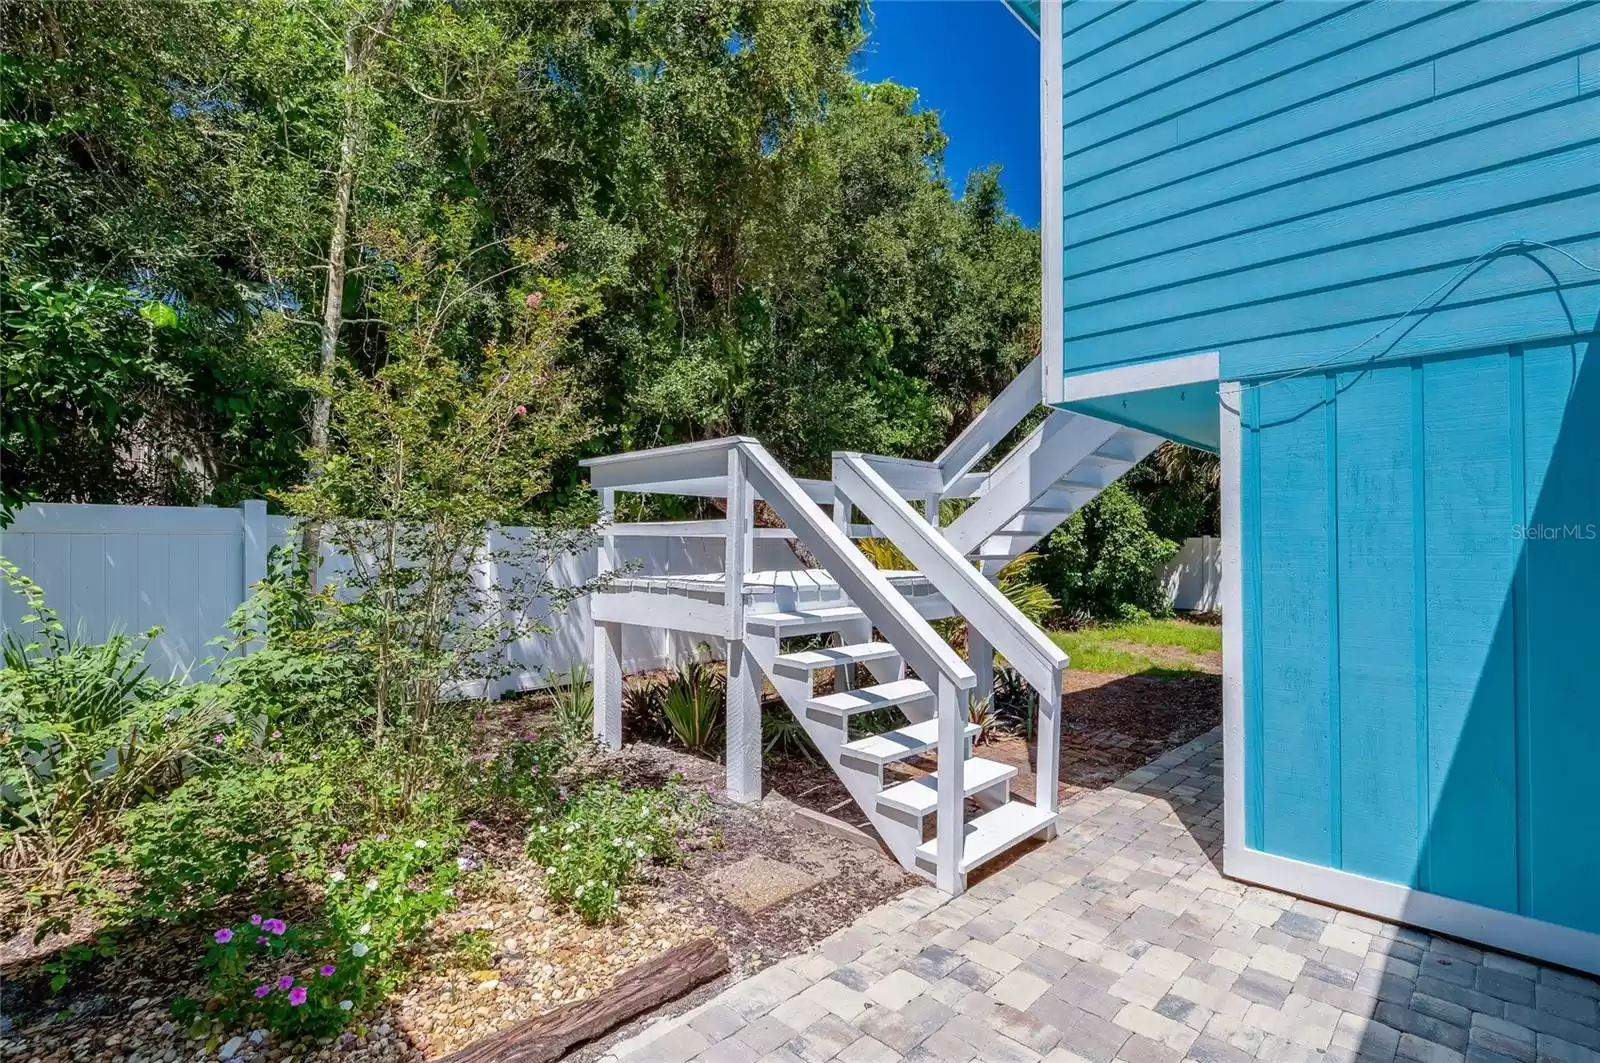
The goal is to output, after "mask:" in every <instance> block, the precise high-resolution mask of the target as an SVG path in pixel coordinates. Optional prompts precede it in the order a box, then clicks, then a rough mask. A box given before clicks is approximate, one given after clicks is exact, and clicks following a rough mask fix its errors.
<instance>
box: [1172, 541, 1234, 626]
mask: <svg viewBox="0 0 1600 1063" xmlns="http://www.w3.org/2000/svg"><path fill="white" fill-rule="evenodd" d="M1161 586H1162V588H1163V590H1164V591H1165V593H1166V596H1167V600H1168V601H1169V602H1171V603H1172V607H1173V608H1174V609H1182V610H1184V611H1186V612H1197V613H1213V612H1216V611H1217V610H1218V609H1220V608H1222V540H1221V539H1220V538H1218V537H1217V536H1215V535H1202V536H1199V537H1197V538H1193V539H1185V540H1184V541H1183V545H1182V546H1181V547H1179V549H1178V553H1177V555H1176V556H1175V557H1173V559H1172V560H1171V561H1169V562H1167V567H1166V568H1165V569H1164V570H1163V571H1162V573H1161Z"/></svg>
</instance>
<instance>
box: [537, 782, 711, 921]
mask: <svg viewBox="0 0 1600 1063" xmlns="http://www.w3.org/2000/svg"><path fill="white" fill-rule="evenodd" d="M707 802H708V798H707V796H706V795H705V794H704V793H691V792H690V791H688V790H686V789H685V788H684V787H682V786H681V785H680V784H679V783H677V782H676V781H674V782H669V783H668V784H667V785H666V786H665V787H662V788H660V789H638V790H624V789H623V788H622V787H621V786H619V785H618V784H617V783H615V782H605V783H598V784H595V785H593V786H591V787H589V788H588V789H586V790H584V791H583V792H582V793H581V794H580V795H579V796H578V797H577V798H576V799H574V800H571V801H562V802H560V803H559V805H558V807H557V808H553V809H551V810H550V812H551V815H549V816H548V817H547V818H546V819H544V820H543V821H541V822H538V823H536V824H535V826H534V827H533V829H532V830H531V831H530V832H529V835H528V852H529V855H531V856H532V857H533V858H534V859H535V860H538V861H539V863H541V864H543V865H544V868H545V889H546V891H547V892H548V893H549V896H550V899H551V900H552V901H554V902H555V903H557V904H559V905H562V906H564V907H567V908H571V909H572V910H573V911H576V912H577V913H578V915H579V916H581V917H582V919H583V921H584V922H586V923H589V924H591V925H593V924H598V923H606V922H610V921H611V920H613V919H615V918H616V915H617V907H618V905H619V903H620V901H621V897H622V890H623V889H625V888H626V887H627V886H629V885H630V884H632V883H633V882H635V881H637V880H638V877H639V873H640V871H641V870H642V869H643V868H644V867H646V866H647V865H649V864H650V863H652V862H660V863H667V864H672V863H676V862H678V861H679V860H681V859H682V854H683V851H684V848H685V847H684V845H683V843H682V842H681V838H682V837H683V835H685V834H686V833H687V832H688V831H690V830H692V829H693V828H694V826H695V825H696V823H698V822H699V820H700V817H701V815H702V814H703V813H704V811H705V809H706V807H707Z"/></svg>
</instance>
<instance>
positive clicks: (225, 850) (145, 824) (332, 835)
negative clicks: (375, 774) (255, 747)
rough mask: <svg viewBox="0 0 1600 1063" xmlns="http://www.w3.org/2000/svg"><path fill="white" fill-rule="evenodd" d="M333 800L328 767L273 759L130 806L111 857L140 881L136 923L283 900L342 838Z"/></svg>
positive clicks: (313, 873)
mask: <svg viewBox="0 0 1600 1063" xmlns="http://www.w3.org/2000/svg"><path fill="white" fill-rule="evenodd" d="M336 804H337V802H336V796H335V782H334V780H333V779H332V778H330V777H329V774H328V773H327V772H326V771H325V770H324V768H323V766H322V765H320V764H318V763H316V762H313V761H305V762H301V763H285V762H279V761H277V760H276V759H269V760H268V761H267V762H266V763H263V764H259V765H256V766H253V767H249V768H245V769H243V770H240V771H235V772H228V773H225V774H219V775H216V776H213V777H201V778H197V779H191V780H190V781H189V782H187V783H185V784H184V785H183V786H181V787H179V788H178V789H177V790H175V791H173V792H172V793H171V794H169V795H168V796H167V797H166V798H165V799H163V800H161V801H154V802H150V803H147V804H144V805H141V806H139V807H137V808H134V809H132V810H131V811H130V812H128V813H127V815H126V816H125V817H124V818H123V820H122V823H121V828H122V836H123V837H124V838H125V839H126V840H127V842H126V848H125V850H124V851H122V852H120V853H119V854H117V855H116V857H115V858H114V866H116V867H118V868H121V869H123V870H125V871H127V872H130V873H131V874H132V875H133V876H134V877H135V880H136V881H137V882H138V883H139V889H138V891H137V894H136V900H135V908H134V910H133V912H132V913H131V915H132V917H133V918H136V919H137V918H154V919H163V920H169V919H192V918H198V917H200V916H202V915H204V914H206V913H209V912H212V911H215V910H216V909H217V908H219V907H220V906H221V905H222V904H223V903H224V902H225V901H227V900H229V899H230V898H234V897H247V898H256V899H258V900H260V901H262V902H263V903H273V904H275V903H279V902H281V901H283V900H284V899H285V897H286V896H287V893H288V891H289V889H290V887H291V885H292V884H293V883H294V882H296V881H301V882H303V881H304V880H306V879H307V878H313V879H314V878H316V877H317V876H318V874H319V872H320V869H321V867H322V863H323V860H324V854H325V853H326V852H327V850H328V849H329V848H330V847H331V846H332V845H333V844H335V843H337V842H338V841H339V840H340V839H342V838H344V837H345V835H346V833H347V828H346V827H345V826H344V825H343V824H341V823H340V822H339V817H338V816H337V814H336V812H335V808H336Z"/></svg>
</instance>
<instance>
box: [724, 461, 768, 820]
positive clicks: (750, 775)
mask: <svg viewBox="0 0 1600 1063" xmlns="http://www.w3.org/2000/svg"><path fill="white" fill-rule="evenodd" d="M727 526H728V532H727V540H726V550H725V553H724V568H725V571H724V584H723V586H724V592H725V601H726V603H727V607H728V628H727V643H728V654H727V657H728V726H727V737H728V797H729V798H730V799H732V800H734V801H738V802H741V803H750V802H754V801H759V800H761V680H760V672H759V671H758V669H757V668H756V665H755V662H754V661H752V660H751V659H750V653H749V650H748V648H747V647H746V646H745V629H744V625H745V601H744V577H745V573H747V572H748V571H749V570H750V561H751V555H752V553H753V552H754V550H753V547H754V542H755V501H754V497H753V494H752V492H751V490H750V480H749V476H748V471H747V470H746V468H745V456H744V451H743V450H741V449H740V448H739V446H738V445H734V446H733V447H730V448H729V449H728V520H727Z"/></svg>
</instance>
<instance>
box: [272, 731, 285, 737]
mask: <svg viewBox="0 0 1600 1063" xmlns="http://www.w3.org/2000/svg"><path fill="white" fill-rule="evenodd" d="M272 737H273V738H282V737H283V732H282V731H273V732H272Z"/></svg>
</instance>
